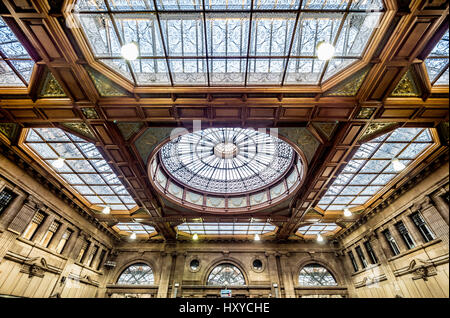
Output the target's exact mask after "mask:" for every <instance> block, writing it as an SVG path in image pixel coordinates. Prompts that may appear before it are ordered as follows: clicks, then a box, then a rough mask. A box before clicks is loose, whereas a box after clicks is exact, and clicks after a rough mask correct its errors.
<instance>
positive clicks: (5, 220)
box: [0, 189, 27, 228]
mask: <svg viewBox="0 0 450 318" xmlns="http://www.w3.org/2000/svg"><path fill="white" fill-rule="evenodd" d="M13 192H14V193H15V194H16V195H17V197H15V198H14V200H13V201H12V202H11V203H10V204H9V206H8V207H7V208H6V210H4V211H3V213H2V215H1V216H0V228H7V227H8V225H9V223H10V222H11V221H12V219H13V218H14V217H15V216H16V214H17V213H18V212H19V211H20V209H21V208H22V206H23V205H24V202H25V199H26V198H27V195H26V194H25V193H24V192H22V191H20V190H18V189H14V191H13Z"/></svg>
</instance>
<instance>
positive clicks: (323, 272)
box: [298, 264, 337, 286]
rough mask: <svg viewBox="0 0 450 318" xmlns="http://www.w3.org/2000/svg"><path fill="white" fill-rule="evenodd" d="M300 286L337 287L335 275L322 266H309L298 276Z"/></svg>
mask: <svg viewBox="0 0 450 318" xmlns="http://www.w3.org/2000/svg"><path fill="white" fill-rule="evenodd" d="M298 282H299V284H300V286H336V285H337V282H336V280H335V279H334V277H333V275H331V273H330V272H329V271H328V270H327V269H326V268H325V267H323V266H322V265H319V264H308V265H306V266H305V267H303V268H302V270H301V271H300V275H299V276H298Z"/></svg>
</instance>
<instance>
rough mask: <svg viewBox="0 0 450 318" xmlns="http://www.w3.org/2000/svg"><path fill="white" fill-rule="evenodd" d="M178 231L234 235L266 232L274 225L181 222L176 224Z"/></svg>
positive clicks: (271, 229) (271, 230)
mask: <svg viewBox="0 0 450 318" xmlns="http://www.w3.org/2000/svg"><path fill="white" fill-rule="evenodd" d="M177 230H178V231H182V232H186V233H188V234H191V235H192V234H195V233H196V234H198V235H213V236H221V235H228V236H235V235H253V234H259V235H263V234H267V233H270V232H273V231H275V230H276V226H274V225H272V224H270V223H253V222H244V223H189V222H188V223H183V224H180V225H178V226H177Z"/></svg>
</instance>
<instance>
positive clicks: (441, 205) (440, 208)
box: [433, 188, 449, 226]
mask: <svg viewBox="0 0 450 318" xmlns="http://www.w3.org/2000/svg"><path fill="white" fill-rule="evenodd" d="M445 193H447V191H446V190H445V189H444V188H441V189H439V190H438V191H437V192H436V193H435V194H433V201H434V204H433V205H434V207H435V208H436V211H437V212H438V213H439V214H440V216H441V217H442V219H443V220H444V221H445V223H447V226H448V224H449V223H448V219H449V206H448V203H447V202H445V200H444V199H443V198H442V197H441V196H442V195H443V194H445Z"/></svg>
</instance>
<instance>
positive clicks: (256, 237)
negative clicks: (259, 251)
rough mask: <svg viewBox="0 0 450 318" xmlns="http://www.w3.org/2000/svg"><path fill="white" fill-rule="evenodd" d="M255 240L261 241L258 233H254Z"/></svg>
mask: <svg viewBox="0 0 450 318" xmlns="http://www.w3.org/2000/svg"><path fill="white" fill-rule="evenodd" d="M253 239H254V240H255V241H261V238H260V237H259V234H258V233H256V234H255V237H254V238H253Z"/></svg>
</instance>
